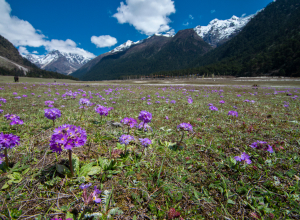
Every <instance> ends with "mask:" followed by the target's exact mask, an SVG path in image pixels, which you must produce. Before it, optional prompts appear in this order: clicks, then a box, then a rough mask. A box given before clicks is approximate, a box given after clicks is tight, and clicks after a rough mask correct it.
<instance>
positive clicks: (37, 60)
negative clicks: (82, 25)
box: [24, 50, 91, 74]
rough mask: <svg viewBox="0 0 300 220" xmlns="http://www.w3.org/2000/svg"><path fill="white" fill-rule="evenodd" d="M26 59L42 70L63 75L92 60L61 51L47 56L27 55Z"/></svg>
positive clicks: (55, 51) (51, 52) (53, 51)
mask: <svg viewBox="0 0 300 220" xmlns="http://www.w3.org/2000/svg"><path fill="white" fill-rule="evenodd" d="M24 57H25V58H26V59H28V60H29V61H30V62H32V63H34V64H35V65H37V66H38V67H40V68H41V69H44V70H50V71H56V72H59V73H62V74H71V73H72V72H74V71H75V70H77V69H78V68H80V67H81V66H82V65H84V64H86V63H87V62H88V61H89V60H91V58H88V57H84V56H82V55H79V54H73V53H66V52H61V51H59V50H52V51H50V52H49V53H48V54H46V55H35V54H27V55H25V56H24ZM54 66H55V68H54Z"/></svg>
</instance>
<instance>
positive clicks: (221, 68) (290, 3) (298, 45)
mask: <svg viewBox="0 0 300 220" xmlns="http://www.w3.org/2000/svg"><path fill="white" fill-rule="evenodd" d="M299 6H300V2H299V1H298V0H277V1H276V2H272V3H270V4H269V5H268V6H267V7H266V8H265V9H264V10H263V11H262V12H260V13H259V14H258V15H257V16H256V17H254V18H253V19H252V20H251V21H250V22H249V23H248V24H247V25H246V26H245V28H244V29H243V30H242V31H241V32H240V33H239V34H238V35H237V36H236V37H235V38H233V39H232V40H230V41H228V42H227V43H225V44H224V45H222V46H220V47H218V48H216V49H214V50H212V51H210V52H209V53H207V54H205V56H200V57H198V58H197V59H196V60H195V61H194V62H193V63H192V64H191V65H190V68H189V69H184V70H177V71H171V72H170V71H164V72H160V73H158V74H165V75H186V74H201V75H203V74H206V75H209V74H214V75H223V74H225V75H235V76H257V75H280V76H300V22H299V21H300V7H299Z"/></svg>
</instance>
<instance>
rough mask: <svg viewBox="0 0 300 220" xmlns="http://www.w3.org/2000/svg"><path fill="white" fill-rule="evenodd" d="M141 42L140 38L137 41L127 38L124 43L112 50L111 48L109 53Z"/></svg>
mask: <svg viewBox="0 0 300 220" xmlns="http://www.w3.org/2000/svg"><path fill="white" fill-rule="evenodd" d="M141 42H142V40H139V41H136V42H133V41H131V40H128V41H126V42H125V43H124V44H121V45H120V46H117V47H116V48H114V49H113V50H111V51H109V52H111V53H117V52H121V51H124V50H126V49H128V48H129V47H131V46H132V45H135V44H139V43H141Z"/></svg>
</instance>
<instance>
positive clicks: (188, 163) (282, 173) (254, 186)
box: [0, 79, 300, 219]
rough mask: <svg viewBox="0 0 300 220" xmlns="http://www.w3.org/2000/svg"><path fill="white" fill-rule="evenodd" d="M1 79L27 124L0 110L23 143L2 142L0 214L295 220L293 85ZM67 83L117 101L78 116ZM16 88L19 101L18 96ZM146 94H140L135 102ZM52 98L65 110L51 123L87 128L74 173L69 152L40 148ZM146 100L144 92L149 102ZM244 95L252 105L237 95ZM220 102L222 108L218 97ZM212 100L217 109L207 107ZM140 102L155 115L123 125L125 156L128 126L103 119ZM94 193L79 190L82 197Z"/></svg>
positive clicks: (7, 106)
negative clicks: (259, 144) (257, 145)
mask: <svg viewBox="0 0 300 220" xmlns="http://www.w3.org/2000/svg"><path fill="white" fill-rule="evenodd" d="M41 80H43V79H41ZM0 87H1V88H4V89H2V90H0V97H2V98H5V99H6V100H7V102H6V103H1V104H2V106H1V107H0V109H3V110H4V112H3V113H2V115H4V114H8V113H9V114H17V115H18V116H20V117H21V119H22V120H23V121H24V124H23V125H14V126H9V122H8V121H7V120H6V119H5V118H4V117H3V116H1V118H0V120H1V123H0V131H1V132H4V133H13V134H15V135H18V136H20V139H21V144H20V145H19V146H17V147H15V148H13V149H9V150H8V153H9V161H10V163H9V167H8V168H5V166H3V164H4V163H3V164H2V167H1V170H0V189H1V188H2V190H1V191H0V217H1V218H3V219H18V218H19V219H25V218H31V219H35V218H36V219H51V218H54V217H61V218H66V217H71V218H73V219H80V218H81V217H82V216H83V215H86V214H92V213H97V212H98V213H102V214H101V215H102V217H101V218H100V219H107V218H108V217H109V216H111V218H113V217H115V218H116V219H171V217H172V216H171V214H170V212H169V210H170V209H171V208H175V210H176V211H177V212H179V213H180V217H182V218H183V219H225V217H226V218H227V219H255V216H258V217H256V218H257V219H258V218H261V219H272V218H273V219H299V217H300V209H299V201H300V197H299V195H300V184H299V180H300V174H299V168H300V167H299V163H300V157H299V147H300V127H299V123H300V115H299V107H300V101H299V97H296V98H295V99H292V97H293V96H294V95H299V91H300V89H289V91H288V89H286V88H279V89H278V88H277V91H285V92H279V93H278V94H276V95H274V89H272V88H262V87H260V88H259V89H258V90H253V89H252V88H251V87H247V86H243V87H242V86H224V87H221V88H220V87H211V86H210V87H204V86H196V85H192V86H184V87H183V86H173V87H171V86H143V85H120V86H118V85H110V86H107V85H90V86H89V87H86V86H82V85H79V84H78V85H77V84H69V86H66V85H51V86H50V85H39V84H36V85H35V86H33V85H32V84H26V83H24V84H22V83H18V84H0ZM24 87H27V89H24ZM109 88H111V89H116V88H119V89H118V90H115V91H113V92H111V93H109V94H106V91H104V90H108V89H109ZM124 88H126V89H124ZM66 89H68V90H72V91H73V92H75V91H77V92H78V89H83V90H85V91H86V94H87V95H88V92H89V91H91V92H92V93H94V94H93V95H92V96H93V98H92V99H91V101H92V102H94V103H95V104H101V105H105V104H104V102H106V103H107V106H108V107H113V108H114V109H113V110H112V111H110V113H109V115H108V116H107V117H103V118H100V116H99V115H97V114H96V112H95V111H94V106H95V105H94V106H92V107H88V109H87V110H85V111H84V114H83V116H82V119H81V120H79V117H80V114H81V112H82V110H81V109H79V104H78V102H79V99H80V98H82V96H81V94H80V95H78V96H77V97H76V98H75V99H73V98H68V97H67V98H66V99H62V97H61V96H62V94H64V93H65V92H66ZM184 89H186V90H184ZM221 89H222V90H223V92H220V90H221ZM216 90H218V92H216ZM13 92H17V93H18V96H22V95H27V97H22V98H21V99H16V98H15V96H16V95H13V94H12V93H13ZM45 92H47V93H45ZM56 92H58V93H60V95H56V94H55V93H56ZM255 92H257V94H256V95H255V94H254V93H255ZM31 93H34V94H35V95H31ZM81 93H82V92H81ZM96 93H98V94H100V95H101V96H102V97H104V98H105V100H101V98H99V97H97V95H95V94H96ZM156 93H159V96H160V97H157V94H156ZM199 93H200V94H199ZM219 93H220V94H219ZM287 93H292V94H293V96H287ZM237 94H241V95H242V96H241V97H237ZM38 95H41V97H38ZM49 95H51V96H49ZM148 95H150V96H151V97H147V96H148ZM207 95H208V97H207ZM161 96H164V98H161ZM187 96H191V97H192V99H193V103H192V104H188V103H187ZM220 96H223V97H220ZM88 97H89V95H88ZM143 97H146V100H145V101H142V100H141V98H143ZM54 98H57V100H55V104H54V107H56V108H58V109H60V110H61V111H62V116H61V118H59V119H57V120H56V121H55V127H58V126H60V125H63V124H74V125H76V126H80V127H81V128H83V129H85V130H86V132H87V138H88V141H87V143H86V144H85V145H84V146H83V147H78V148H75V149H74V150H73V166H74V172H75V176H74V177H70V171H69V170H68V169H69V165H68V164H69V161H68V154H67V152H66V151H63V152H62V154H60V155H56V154H55V153H53V152H52V151H51V150H50V148H49V140H50V138H51V135H52V133H53V127H52V122H51V121H50V120H48V119H46V118H45V117H44V109H45V108H47V107H46V106H45V105H44V101H46V100H54ZM110 98H111V99H110ZM166 98H169V103H166ZM147 99H151V101H150V102H151V103H152V104H151V105H148V104H147ZM246 99H248V100H254V101H255V102H254V103H251V102H249V103H247V102H244V100H246ZM128 100H129V101H128ZM171 100H176V104H170V101H171ZM220 100H224V101H225V104H220V103H219V101H220ZM156 101H160V103H159V104H158V103H155V102H156ZM284 101H286V102H289V107H288V108H286V107H284V106H283V105H284V104H285V103H284ZM112 102H115V103H112ZM209 103H212V104H214V105H215V106H216V107H218V109H219V111H211V110H209V106H208V104H209ZM62 106H64V107H62ZM233 106H236V107H237V109H236V111H238V113H239V116H238V117H237V118H234V117H230V116H228V115H227V114H228V111H230V110H235V109H234V108H233ZM141 110H146V111H148V112H151V113H152V116H153V119H152V121H151V123H149V125H150V126H151V127H152V129H153V131H147V132H144V131H141V130H138V129H131V130H130V134H131V135H133V136H134V137H135V141H134V142H132V143H131V144H130V145H129V146H127V151H126V152H125V146H124V145H120V144H119V137H120V136H121V135H122V134H127V128H126V127H123V128H118V127H117V128H115V127H114V126H111V125H109V124H111V123H108V122H111V121H115V122H120V120H121V119H123V118H124V117H133V118H135V119H137V120H138V115H139V113H140V111H141ZM166 116H168V117H169V120H166V119H165V117H166ZM182 122H189V123H190V124H191V125H192V126H193V132H192V133H187V132H186V133H185V135H184V138H183V142H182V144H180V146H178V145H179V144H178V142H179V141H180V139H181V135H182V132H179V131H177V129H176V127H177V126H178V125H179V124H180V123H182ZM145 137H147V138H149V139H151V140H152V145H151V146H150V147H148V148H147V149H146V150H145V151H144V149H143V147H142V146H141V145H140V142H139V138H145ZM257 140H260V141H266V142H268V144H269V145H271V146H272V147H273V149H274V151H275V152H274V153H269V152H268V151H264V150H259V149H254V148H251V147H249V145H250V144H251V143H253V142H255V141H257ZM117 150H119V151H117ZM121 152H123V153H121ZM242 152H246V153H247V154H249V155H250V156H251V160H252V164H248V165H247V164H244V163H240V162H237V161H235V160H234V159H233V157H235V156H238V155H241V153H242ZM62 168H64V169H65V170H63V169H62ZM82 183H85V184H86V183H92V186H97V187H98V189H101V190H102V193H101V195H99V196H100V197H101V198H102V200H103V201H104V203H103V204H95V203H91V204H89V205H85V204H84V202H83V200H82V196H83V190H81V189H80V188H79V186H80V185H81V184H82ZM92 189H93V187H90V188H88V189H87V192H88V195H89V193H90V192H92ZM94 219H97V218H96V217H95V218H94ZM174 219H175V218H174ZM177 219H179V218H177Z"/></svg>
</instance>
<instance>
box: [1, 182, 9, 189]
mask: <svg viewBox="0 0 300 220" xmlns="http://www.w3.org/2000/svg"><path fill="white" fill-rule="evenodd" d="M8 187H9V185H8V184H7V183H5V184H4V185H3V186H2V188H1V189H7V188H8Z"/></svg>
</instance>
